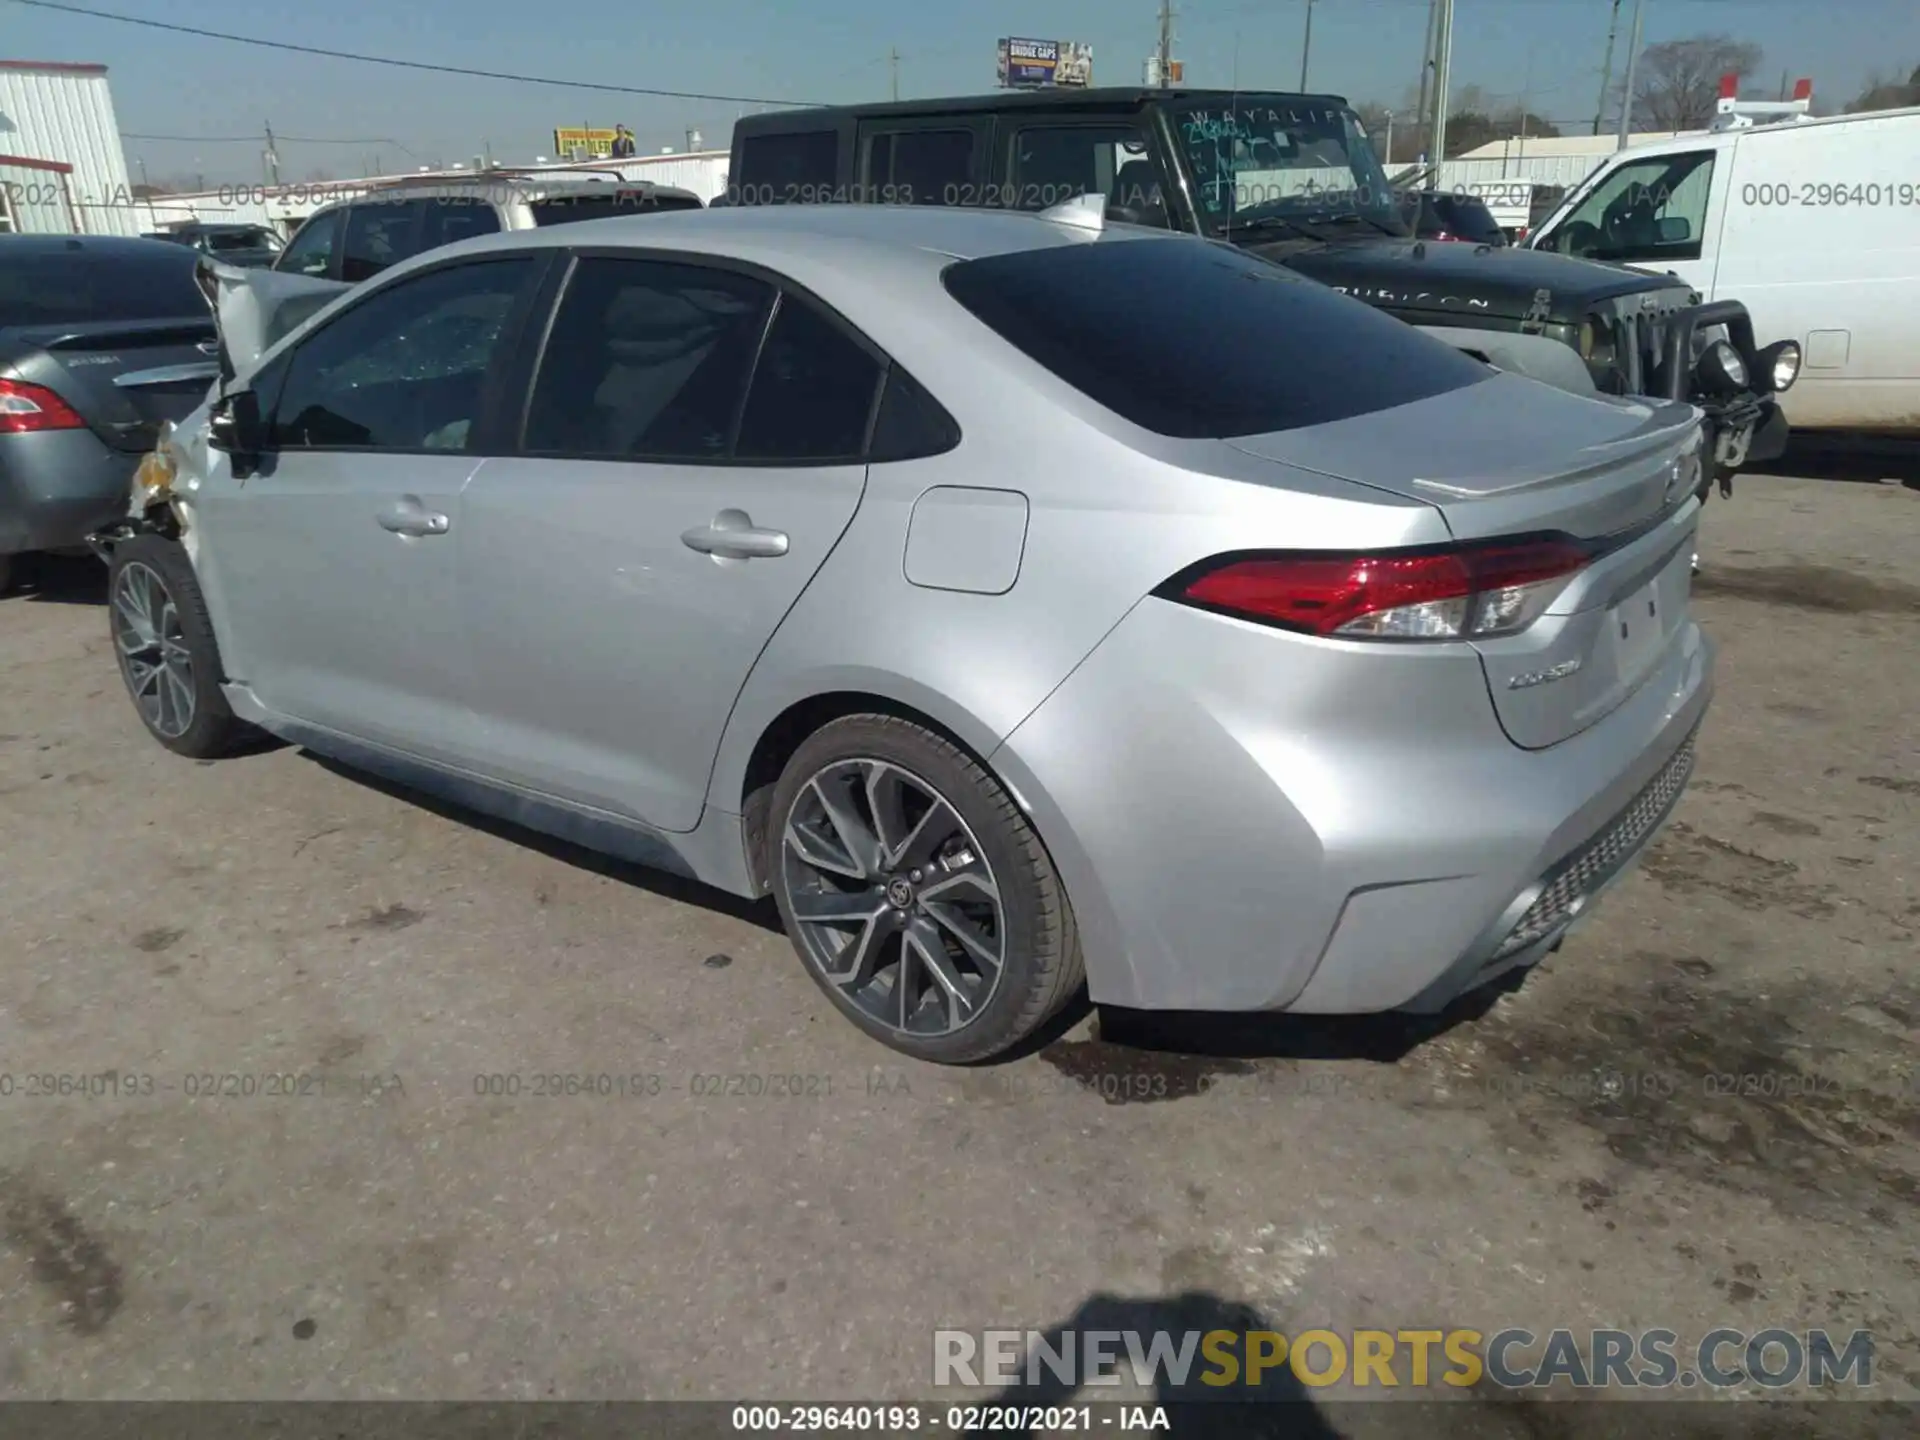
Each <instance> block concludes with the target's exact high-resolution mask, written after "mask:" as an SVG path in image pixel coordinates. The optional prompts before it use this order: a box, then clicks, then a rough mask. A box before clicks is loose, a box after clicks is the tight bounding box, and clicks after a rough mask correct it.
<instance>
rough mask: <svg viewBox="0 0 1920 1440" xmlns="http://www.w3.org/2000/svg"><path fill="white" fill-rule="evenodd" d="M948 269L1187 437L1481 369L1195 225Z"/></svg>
mask: <svg viewBox="0 0 1920 1440" xmlns="http://www.w3.org/2000/svg"><path fill="white" fill-rule="evenodd" d="M944 279H945V282H946V287H947V292H948V293H949V294H950V295H952V296H953V298H954V299H956V300H958V301H959V302H960V303H961V304H962V305H964V306H965V307H966V308H967V309H968V310H970V311H972V312H973V313H974V314H975V315H976V316H978V317H979V318H980V319H981V320H983V321H984V322H986V324H987V325H989V326H990V327H992V328H993V329H994V330H995V331H997V332H998V333H999V334H1000V335H1001V336H1002V338H1004V339H1006V340H1008V341H1010V342H1011V343H1012V344H1014V345H1015V346H1017V347H1018V348H1019V349H1021V350H1023V351H1025V352H1026V354H1027V355H1029V356H1030V357H1031V358H1033V359H1034V360H1036V361H1038V362H1039V363H1040V364H1042V365H1044V366H1046V368H1047V369H1049V370H1051V371H1052V372H1053V373H1054V374H1056V375H1058V376H1059V377H1060V378H1061V379H1062V380H1065V381H1066V382H1067V383H1068V384H1069V385H1072V386H1073V387H1074V388H1075V389H1076V390H1079V391H1080V392H1081V393H1082V394H1084V395H1086V396H1088V397H1089V398H1091V399H1093V400H1096V401H1098V402H1099V403H1100V404H1102V405H1104V406H1106V407H1107V408H1108V409H1109V410H1112V411H1113V412H1114V413H1116V414H1118V415H1120V416H1121V417H1122V418H1124V419H1126V420H1130V421H1132V422H1133V423H1134V424H1136V425H1139V426H1142V427H1144V428H1145V429H1148V430H1152V431H1155V432H1156V433H1158V434H1161V435H1172V436H1178V437H1181V438H1184V439H1201V438H1215V439H1219V438H1225V437H1228V436H1236V435H1264V434H1267V433H1270V432H1272V431H1276V430H1294V429H1299V428H1301V427H1304V426H1308V425H1324V424H1327V423H1329V422H1331V421H1335V420H1345V419H1348V418H1349V417H1351V416H1355V415H1366V414H1371V413H1372V412H1374V411H1376V410H1386V409H1390V408H1391V407H1393V406H1395V405H1406V404H1409V403H1411V402H1413V401H1415V400H1425V399H1427V398H1428V397H1429V396H1433V395H1439V394H1442V393H1444V392H1446V391H1448V390H1458V389H1460V388H1462V387H1463V386H1467V385H1471V384H1473V383H1474V382H1475V381H1478V380H1483V379H1485V378H1487V376H1488V375H1489V373H1490V372H1489V371H1488V369H1487V367H1486V366H1484V365H1482V364H1481V363H1480V362H1479V361H1477V360H1472V359H1469V358H1468V357H1467V356H1465V355H1463V354H1461V353H1460V352H1459V351H1457V350H1455V349H1453V348H1452V347H1451V346H1449V345H1445V344H1442V343H1441V342H1440V341H1438V340H1434V339H1431V338H1430V337H1428V336H1425V335H1422V334H1421V333H1420V332H1419V331H1417V330H1415V329H1414V328H1413V327H1412V326H1410V325H1406V324H1403V323H1401V322H1400V321H1398V320H1395V319H1393V318H1392V317H1391V316H1389V315H1385V314H1383V313H1381V312H1380V311H1378V310H1375V309H1373V308H1372V307H1370V306H1367V305H1364V304H1362V303H1361V302H1360V301H1358V300H1349V299H1348V298H1347V297H1346V296H1344V295H1340V294H1337V293H1335V292H1334V291H1332V290H1330V289H1328V288H1326V287H1325V286H1323V285H1320V284H1317V283H1315V282H1314V281H1311V280H1308V279H1306V278H1305V277H1304V276H1300V275H1295V274H1293V273H1291V272H1290V271H1286V270H1282V269H1281V268H1280V267H1279V266H1277V265H1273V264H1271V263H1269V262H1267V261H1265V260H1260V259H1257V258H1255V257H1253V256H1251V255H1248V254H1246V253H1244V252H1243V251H1240V250H1236V249H1234V248H1232V247H1231V246H1228V245H1224V244H1215V243H1212V242H1209V241H1204V240H1195V239H1167V240H1128V241H1120V242H1101V243H1096V244H1075V245H1059V246H1050V247H1048V248H1046V249H1043V250H1021V251H1015V252H1013V253H1011V254H1007V255H995V256H991V257H988V258H986V259H981V260H964V261H961V262H960V263H959V264H957V265H951V266H949V267H948V268H947V270H946V272H945V275H944Z"/></svg>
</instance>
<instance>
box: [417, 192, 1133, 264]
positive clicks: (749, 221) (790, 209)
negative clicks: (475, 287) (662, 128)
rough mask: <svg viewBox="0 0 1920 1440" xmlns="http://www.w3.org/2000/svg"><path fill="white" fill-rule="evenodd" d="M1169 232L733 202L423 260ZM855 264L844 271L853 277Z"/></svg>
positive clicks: (926, 211) (972, 213) (1029, 245)
mask: <svg viewBox="0 0 1920 1440" xmlns="http://www.w3.org/2000/svg"><path fill="white" fill-rule="evenodd" d="M1169 234H1170V232H1168V231H1166V230H1160V229H1149V228H1145V227H1142V226H1134V225H1112V224H1103V226H1102V228H1101V229H1100V230H1099V231H1097V232H1096V231H1091V230H1085V229H1080V228H1078V227H1076V226H1073V225H1070V224H1066V223H1063V222H1062V221H1060V220H1059V219H1058V218H1049V217H1048V216H1047V215H1045V214H1043V213H1040V212H1034V211H1022V210H995V209H985V208H980V209H974V208H967V207H961V206H945V205H739V206H722V207H720V208H717V209H707V208H703V209H700V210H673V211H667V212H665V213H657V214H648V215H616V216H611V217H609V218H607V219H604V220H585V221H577V222H574V223H572V224H569V225H567V226H566V227H565V228H564V229H555V228H548V229H544V230H515V231H506V232H503V233H500V234H497V235H486V236H478V237H476V238H474V239H471V240H463V241H459V242H458V243H457V244H455V245H451V246H444V247H442V248H441V249H439V250H437V251H428V252H427V256H428V257H431V256H433V255H445V254H448V253H450V252H452V251H454V250H460V249H466V250H482V249H512V248H518V247H522V246H533V247H542V246H547V245H570V246H595V247H600V246H605V247H609V248H615V249H618V248H624V247H627V246H633V247H635V248H643V249H649V250H675V249H685V250H691V251H705V252H709V253H712V254H714V255H721V256H729V257H732V258H735V259H740V260H748V261H752V260H754V259H756V258H762V257H771V256H774V255H776V254H777V255H782V256H791V255H793V254H796V253H801V252H818V254H819V255H820V256H822V257H831V256H833V255H834V254H836V253H838V252H839V251H840V250H841V249H842V248H843V247H844V248H846V249H847V250H848V251H849V252H851V251H856V250H857V251H864V252H868V253H872V252H875V251H890V252H893V253H895V254H903V255H904V254H912V253H926V254H930V255H933V256H936V257H938V258H939V260H940V261H941V262H942V263H946V262H950V261H953V260H970V259H975V258H977V257H979V256H982V255H1000V254H1005V253H1007V252H1009V251H1014V250H1034V249H1041V248H1044V247H1046V246H1049V245H1065V244H1075V243H1086V242H1088V241H1089V240H1109V241H1111V240H1127V239H1152V238H1162V239H1164V238H1167V237H1168V236H1169ZM861 263H862V262H861V261H859V260H857V259H853V260H849V261H848V262H847V263H846V265H845V267H844V268H846V269H847V270H848V271H849V273H854V274H857V273H858V272H859V270H860V267H861Z"/></svg>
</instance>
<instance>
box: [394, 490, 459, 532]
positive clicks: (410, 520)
mask: <svg viewBox="0 0 1920 1440" xmlns="http://www.w3.org/2000/svg"><path fill="white" fill-rule="evenodd" d="M379 519H380V528H381V529H382V530H391V531H392V532H393V533H394V534H395V535H413V536H420V535H444V534H446V533H447V530H448V528H449V526H450V524H451V522H450V521H449V520H448V519H447V517H446V516H444V515H441V514H438V513H437V512H435V511H432V510H429V509H427V508H426V507H425V506H424V505H422V504H421V503H420V498H419V497H418V496H417V495H403V496H401V497H400V503H399V504H397V505H394V506H392V507H391V508H389V509H386V510H382V511H381V512H380V517H379Z"/></svg>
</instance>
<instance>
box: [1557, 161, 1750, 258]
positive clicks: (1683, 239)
mask: <svg viewBox="0 0 1920 1440" xmlns="http://www.w3.org/2000/svg"><path fill="white" fill-rule="evenodd" d="M1712 185H1713V152H1712V151H1711V150H1695V151H1691V152H1690V153H1688V154H1685V155H1655V156H1649V157H1647V158H1646V159H1644V160H1630V161H1628V162H1627V163H1626V164H1624V165H1622V166H1620V167H1619V168H1618V169H1617V170H1615V171H1614V172H1613V173H1612V174H1611V175H1608V176H1607V177H1606V178H1604V179H1603V180H1601V181H1600V183H1599V184H1598V185H1596V186H1594V187H1593V190H1592V192H1591V193H1590V194H1588V196H1587V198H1586V199H1584V200H1582V201H1581V202H1580V203H1579V204H1578V205H1577V206H1575V207H1574V210H1573V213H1572V214H1571V215H1569V216H1567V218H1566V219H1565V220H1563V221H1561V222H1560V225H1559V228H1558V229H1556V230H1555V231H1554V232H1553V234H1552V235H1551V236H1550V237H1549V238H1548V240H1547V243H1546V246H1545V247H1544V248H1546V249H1549V250H1557V251H1558V252H1559V253H1560V254H1562V255H1578V256H1581V257H1583V258H1584V259H1588V260H1625V261H1642V262H1654V263H1657V262H1660V261H1663V260H1698V259H1699V258H1700V241H1701V236H1702V233H1703V232H1704V231H1705V229H1706V225H1707V196H1708V193H1709V191H1710V189H1711V187H1712Z"/></svg>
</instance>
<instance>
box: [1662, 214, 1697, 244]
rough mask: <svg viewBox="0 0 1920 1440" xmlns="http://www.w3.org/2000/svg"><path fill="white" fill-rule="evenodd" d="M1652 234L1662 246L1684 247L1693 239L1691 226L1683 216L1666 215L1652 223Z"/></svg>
mask: <svg viewBox="0 0 1920 1440" xmlns="http://www.w3.org/2000/svg"><path fill="white" fill-rule="evenodd" d="M1653 234H1654V238H1655V239H1656V240H1658V241H1659V242H1660V243H1661V244H1662V245H1684V244H1686V243H1687V241H1689V240H1691V239H1692V238H1693V224H1692V222H1691V221H1689V220H1688V219H1687V217H1686V216H1684V215H1666V216H1662V217H1661V218H1660V219H1659V220H1656V221H1655V222H1654V226H1653Z"/></svg>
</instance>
